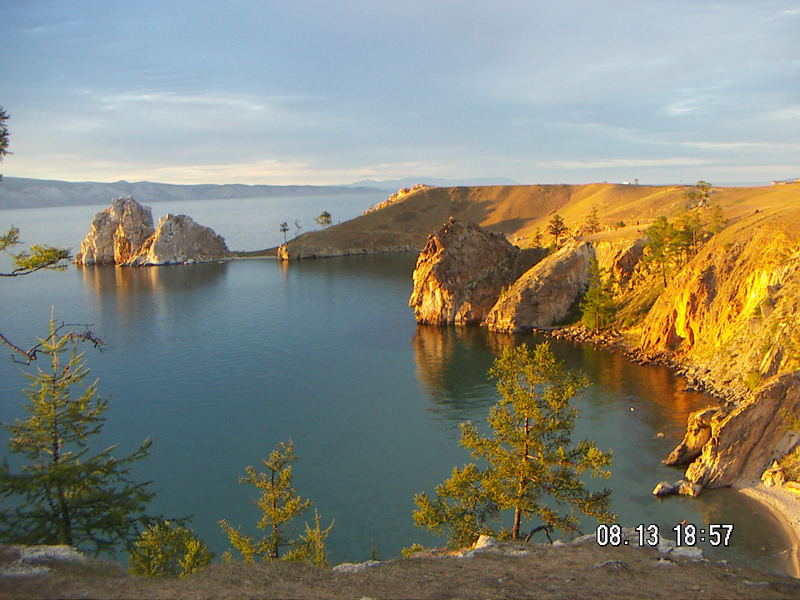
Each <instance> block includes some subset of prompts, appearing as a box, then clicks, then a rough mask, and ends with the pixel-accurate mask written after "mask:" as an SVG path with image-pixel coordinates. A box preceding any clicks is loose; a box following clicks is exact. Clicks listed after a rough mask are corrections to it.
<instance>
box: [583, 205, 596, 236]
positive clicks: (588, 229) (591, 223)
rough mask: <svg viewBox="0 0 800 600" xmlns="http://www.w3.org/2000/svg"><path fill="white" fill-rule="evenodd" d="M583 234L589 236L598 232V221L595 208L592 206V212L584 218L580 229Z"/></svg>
mask: <svg viewBox="0 0 800 600" xmlns="http://www.w3.org/2000/svg"><path fill="white" fill-rule="evenodd" d="M581 229H582V231H583V233H585V234H587V235H591V234H593V233H597V232H598V231H600V229H601V227H600V219H599V218H598V216H597V207H596V206H593V207H592V211H591V212H590V213H589V214H588V215H587V216H586V222H585V223H584V224H583V227H582V228H581Z"/></svg>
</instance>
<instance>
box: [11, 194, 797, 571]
mask: <svg viewBox="0 0 800 600" xmlns="http://www.w3.org/2000/svg"><path fill="white" fill-rule="evenodd" d="M380 199H381V197H375V198H370V197H365V196H363V195H359V196H358V197H355V196H354V197H351V198H342V197H337V196H332V197H322V198H321V197H315V198H307V199H304V200H302V202H301V203H300V204H298V205H297V206H298V211H297V213H296V214H299V213H300V212H301V211H305V212H304V213H303V214H305V215H307V216H305V217H302V218H303V219H309V222H310V217H311V216H313V215H315V214H319V212H321V211H322V210H328V211H330V212H331V213H333V214H334V219H335V220H338V218H337V213H338V214H342V218H347V217H346V216H345V215H347V216H353V215H354V214H357V213H358V212H360V210H363V209H364V208H366V207H367V206H369V205H371V204H373V203H374V202H376V201H378V200H380ZM269 202H275V206H272V207H270V205H269ZM296 202H297V199H295V198H292V199H271V200H233V201H230V200H226V201H203V202H196V203H192V202H190V203H173V205H170V206H169V209H168V210H169V211H170V212H182V213H186V214H189V215H191V216H193V217H194V218H195V219H196V220H197V221H198V222H200V223H202V224H207V225H210V226H212V227H215V229H217V231H218V232H220V233H221V234H222V235H223V236H225V237H226V238H227V239H228V240H229V246H230V247H231V248H236V249H244V250H252V249H256V248H261V247H266V246H270V245H274V244H275V243H277V241H278V237H279V236H280V235H281V234H280V233H279V232H278V230H277V227H278V223H279V222H280V221H284V220H287V221H289V223H290V224H291V223H292V222H293V220H294V219H295V218H301V217H299V216H298V217H296V216H294V214H291V211H290V210H289V209H290V208H291V207H292V206H294V205H295V203H296ZM337 202H338V203H340V204H339V205H337V204H336V203H337ZM300 205H302V209H301V208H300ZM163 207H164V205H162V204H153V208H154V213H155V215H154V216H156V218H157V217H158V216H159V215H160V214H164V213H165V212H167V210H164V208H163ZM253 207H259V210H261V213H259V215H258V217H257V218H254V217H253V214H252V211H253ZM201 209H202V210H201ZM96 210H98V207H75V208H58V209H26V210H5V211H0V229H2V230H5V229H7V227H8V226H9V225H11V224H12V223H13V224H15V225H17V226H18V227H20V228H21V229H22V233H23V238H24V239H25V240H26V242H40V241H47V242H49V243H53V244H64V245H71V246H72V247H73V248H76V247H77V245H78V242H79V240H80V239H81V237H83V236H84V235H85V233H86V230H87V229H88V225H89V220H90V219H91V216H92V214H94V212H96ZM348 210H349V212H348ZM201 213H202V216H201ZM226 228H227V229H226ZM415 258H416V257H415V256H413V255H411V254H405V255H390V256H388V255H387V256H373V257H367V256H354V257H345V258H335V259H325V260H318V261H301V262H297V263H292V264H290V265H285V264H279V263H277V262H275V261H271V260H245V261H236V262H226V263H219V264H218V263H214V264H199V265H190V266H173V267H160V268H141V269H125V268H115V267H93V268H76V267H75V266H72V267H70V268H69V270H68V271H67V272H65V273H50V272H40V273H37V274H34V275H31V276H28V277H23V278H16V279H5V280H3V281H0V315H2V317H0V331H2V332H3V333H5V334H6V335H8V336H9V337H11V338H12V339H14V340H16V341H18V342H19V343H20V344H22V345H25V344H32V343H33V338H34V336H36V335H42V334H43V332H45V331H46V327H47V322H48V318H49V315H50V307H51V306H53V305H54V306H55V309H56V314H57V317H58V318H60V319H64V320H67V321H69V322H75V323H91V324H92V327H93V329H94V331H95V332H97V333H98V334H99V335H100V336H101V337H102V338H104V339H105V340H106V342H107V344H108V348H107V350H106V351H104V352H97V351H92V350H87V359H88V362H89V365H90V367H91V369H92V373H91V375H92V376H93V377H98V378H99V379H100V385H99V389H100V392H101V393H102V394H103V395H105V396H107V397H109V399H110V404H111V408H110V409H109V411H108V413H107V415H108V421H107V423H106V426H105V428H104V430H103V434H102V439H101V440H100V441H99V442H98V448H100V447H105V446H104V444H112V443H119V444H120V449H121V452H129V451H131V450H133V449H134V448H135V447H136V446H137V445H138V444H140V443H141V442H142V441H143V440H144V439H145V438H148V437H149V438H152V439H153V440H154V445H153V453H152V455H151V456H150V457H149V459H147V460H146V461H143V462H142V463H140V464H139V465H137V468H136V470H135V473H134V474H135V476H136V477H138V478H142V479H149V480H152V481H153V489H154V490H155V491H156V492H157V496H156V499H155V500H154V502H153V503H152V505H151V509H152V511H153V512H162V513H165V514H168V515H185V514H193V515H194V518H193V521H192V527H193V528H194V529H195V531H196V532H197V533H198V534H199V535H200V536H201V537H202V538H204V539H205V540H206V541H207V542H208V543H209V544H210V546H211V547H212V548H213V549H214V550H215V551H216V552H217V553H221V552H222V551H224V550H225V549H226V548H227V544H226V540H225V539H224V537H223V536H222V534H221V533H220V530H219V527H218V525H217V521H218V520H219V519H222V518H226V519H228V521H230V522H231V523H233V524H235V525H236V524H241V525H242V526H243V528H244V529H245V530H248V531H250V532H252V533H255V532H256V530H255V527H254V524H255V520H256V512H255V509H253V507H252V506H251V505H250V499H251V498H252V497H253V496H254V493H253V491H254V490H252V489H249V488H247V487H245V486H243V485H240V484H239V483H238V478H239V477H240V475H241V474H242V473H243V471H244V467H245V466H246V465H250V464H253V465H256V464H259V462H260V460H261V459H262V458H263V457H265V456H266V455H267V454H268V453H269V451H270V450H271V449H272V448H273V447H274V446H275V445H276V444H277V443H278V442H280V441H285V440H288V439H290V438H291V439H293V440H294V442H295V445H296V451H297V453H298V454H299V455H300V457H301V460H300V462H298V463H297V465H296V467H295V483H296V487H297V489H298V491H299V492H300V493H301V494H302V495H303V496H305V497H309V498H311V499H313V500H314V502H315V505H316V507H317V508H318V509H319V511H320V514H321V516H322V518H323V520H324V521H325V522H328V521H329V520H330V519H336V524H335V527H334V529H333V532H332V534H331V537H330V538H329V549H330V553H331V557H332V559H333V560H334V561H336V562H340V561H345V560H347V561H360V560H366V559H368V558H369V557H370V552H371V549H372V548H373V547H374V548H375V549H376V550H377V553H378V555H379V556H380V557H382V558H388V557H392V556H396V555H398V554H399V551H400V549H401V548H402V547H404V546H408V545H410V544H411V543H414V542H420V543H423V544H426V545H432V544H437V543H438V544H439V545H441V544H442V543H443V540H441V539H437V538H433V537H431V536H429V535H428V534H427V533H426V532H425V531H423V530H421V529H418V528H416V527H415V526H414V524H413V522H412V520H411V512H412V510H413V508H414V505H413V500H412V499H413V495H414V493H416V492H420V491H427V492H429V493H430V492H432V491H433V488H434V487H435V486H436V485H437V484H438V483H440V482H441V481H443V480H444V479H445V478H446V477H448V476H449V474H450V472H451V470H452V468H453V466H454V465H462V464H464V463H465V462H468V460H469V456H468V454H467V453H466V452H465V451H464V450H463V449H462V448H461V447H460V446H459V445H458V437H459V436H458V424H459V423H460V422H462V421H464V420H467V419H472V420H474V421H475V422H476V423H477V422H480V423H483V422H484V421H485V416H486V413H487V410H488V408H489V407H490V406H491V405H492V404H493V403H494V402H495V401H496V392H495V389H494V386H493V385H492V382H490V381H489V380H488V379H487V376H486V371H487V370H488V368H489V367H490V365H491V363H492V360H493V358H494V356H495V355H496V354H497V353H498V351H499V349H500V348H501V347H502V346H503V345H506V344H514V343H521V342H527V343H529V344H532V343H537V342H539V341H541V340H540V339H539V338H536V337H534V336H509V335H499V334H490V333H487V332H486V331H485V330H483V329H481V328H444V329H439V328H430V327H418V326H417V325H416V324H415V322H414V319H413V315H412V313H411V311H410V309H409V308H408V307H407V306H406V304H407V300H408V296H409V294H410V291H411V272H412V270H413V265H414V261H415ZM552 345H553V349H554V351H555V353H556V354H557V356H559V357H560V358H561V359H563V360H564V361H566V363H567V365H568V366H569V367H570V368H580V369H582V370H583V371H584V372H585V373H586V374H587V375H588V376H589V378H590V380H591V381H592V385H591V387H590V388H589V389H588V391H587V392H586V393H585V394H584V395H583V396H582V397H581V398H579V399H578V400H577V402H576V406H577V407H578V408H579V410H580V420H579V423H578V426H577V430H576V433H575V439H582V438H591V439H594V440H596V441H597V444H598V446H599V447H600V448H601V449H604V450H608V449H610V450H613V451H614V465H613V476H612V478H611V479H610V480H607V481H601V482H592V484H591V485H592V486H594V487H605V486H609V487H611V488H612V489H613V510H614V512H615V513H616V514H617V515H618V517H619V518H618V521H619V522H620V523H621V524H623V525H626V526H633V525H636V524H638V523H644V524H650V523H655V524H658V525H659V526H660V528H661V531H662V535H663V534H671V533H672V532H671V528H672V527H673V526H674V525H675V523H677V522H679V521H681V520H686V521H688V522H691V523H696V524H698V525H701V524H708V523H733V524H735V531H734V534H733V538H732V548H730V549H728V550H725V551H717V552H716V553H715V554H714V556H716V557H719V558H724V557H737V556H738V557H744V558H747V559H751V560H758V561H760V562H762V563H763V564H765V565H767V566H770V567H775V568H780V565H781V560H782V557H783V554H782V552H783V551H784V550H785V540H784V538H783V536H782V534H781V533H780V529H779V527H778V525H777V523H776V522H775V521H774V520H773V518H772V517H771V516H769V515H768V514H767V513H765V512H764V511H763V510H762V509H761V508H760V506H759V505H758V504H756V503H754V502H753V501H751V500H749V499H747V498H744V497H742V496H741V495H739V494H737V493H735V492H732V491H728V490H719V491H713V492H706V493H705V494H704V495H703V496H702V497H701V498H700V499H696V500H692V499H686V498H668V499H663V500H661V499H656V498H654V497H653V496H651V494H650V492H651V490H652V489H653V487H654V485H655V484H656V483H657V482H658V481H660V480H662V479H668V480H671V481H673V480H676V479H678V478H680V476H681V475H682V473H681V471H679V470H676V469H672V468H669V467H666V466H664V465H662V464H661V463H660V460H661V459H662V458H664V457H665V456H666V455H667V454H668V453H669V451H670V450H671V449H672V447H674V445H675V444H676V443H677V442H678V441H679V440H680V438H681V436H682V433H683V426H684V424H685V420H686V415H687V414H688V413H689V412H690V411H692V410H695V409H696V408H698V407H701V406H705V405H706V404H708V403H710V402H711V400H710V399H709V398H707V397H705V396H703V395H701V394H697V393H691V392H686V391H683V387H682V382H681V380H680V379H678V378H676V377H674V376H673V375H672V374H671V373H670V372H669V371H667V370H666V369H662V368H658V367H643V366H639V365H635V364H632V363H629V362H627V361H626V360H624V359H622V358H620V357H618V356H614V355H613V354H611V353H609V352H606V351H603V350H595V349H592V348H590V347H588V346H580V345H574V344H571V343H566V342H552ZM7 356H8V353H3V357H2V360H0V412H1V413H2V414H1V417H0V418H1V419H2V420H3V421H10V420H13V419H15V418H18V417H22V416H23V414H24V413H23V411H22V408H21V405H22V402H23V396H22V394H21V392H20V389H21V388H22V387H23V386H24V379H23V377H22V375H21V374H20V372H19V370H20V367H19V365H16V364H14V363H13V362H12V361H11V360H10V359H9V358H7ZM659 432H662V433H663V434H664V435H663V436H658V435H657V434H658V433H659ZM7 455H8V451H7V449H6V448H5V447H3V448H2V450H0V458H2V457H3V456H7ZM9 460H10V461H11V463H12V465H13V464H16V461H15V457H13V456H11V457H9ZM593 527H594V525H593V524H591V523H587V525H586V528H587V530H588V531H593ZM670 537H672V536H671V535H670ZM704 550H709V548H708V547H707V546H704Z"/></svg>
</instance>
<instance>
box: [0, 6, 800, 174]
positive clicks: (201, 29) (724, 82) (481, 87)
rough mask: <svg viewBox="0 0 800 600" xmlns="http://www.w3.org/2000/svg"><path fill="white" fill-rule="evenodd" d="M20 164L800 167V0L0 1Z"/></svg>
mask: <svg viewBox="0 0 800 600" xmlns="http://www.w3.org/2000/svg"><path fill="white" fill-rule="evenodd" d="M0 39H2V40H3V57H2V59H0V106H2V107H4V108H5V110H6V111H7V112H8V113H9V114H10V116H11V117H10V119H9V120H8V122H7V126H8V128H9V130H10V132H11V139H10V150H11V151H12V152H13V155H8V156H7V157H6V158H5V160H4V162H3V164H2V165H0V172H2V173H3V174H5V175H6V176H15V177H34V178H42V179H63V180H67V181H117V180H122V179H124V180H128V181H142V180H149V181H159V182H167V183H247V184H346V183H351V182H354V181H359V180H364V179H372V180H383V179H394V178H402V177H417V178H419V180H420V182H424V181H425V177H430V178H449V179H454V180H460V179H472V178H479V177H487V178H488V177H507V178H511V179H513V180H515V181H517V182H518V183H588V182H599V181H632V182H633V181H635V180H638V181H639V182H641V183H643V184H663V183H689V182H692V183H693V182H695V181H697V180H699V179H704V180H707V181H711V182H712V183H714V184H719V185H724V184H729V185H732V184H757V183H769V181H771V180H774V179H787V178H797V177H800V0H784V1H781V0H776V1H772V0H730V1H720V2H707V1H703V0H670V1H669V2H664V1H663V0H635V1H634V0H614V2H597V1H596V0H558V1H534V0H527V1H504V0H492V1H481V0H458V1H451V0H425V1H421V2H418V1H416V0H403V1H397V0H395V1H383V0H364V1H355V0H353V1H349V0H340V1H337V0H277V1H271V0H265V1H240V0H226V1H225V2H221V1H219V0H217V1H214V2H208V1H206V0H191V1H187V2H182V1H181V2H178V1H170V0H157V1H150V0H137V1H136V2H129V1H115V0H107V1H102V0H97V1H92V2H90V1H82V0H60V1H49V0H0Z"/></svg>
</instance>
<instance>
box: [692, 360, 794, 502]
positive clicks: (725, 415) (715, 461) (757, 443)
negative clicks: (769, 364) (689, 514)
mask: <svg viewBox="0 0 800 600" xmlns="http://www.w3.org/2000/svg"><path fill="white" fill-rule="evenodd" d="M787 414H793V415H797V414H800V371H796V372H794V373H787V374H785V375H781V376H779V377H776V378H774V379H773V380H772V381H771V382H770V383H768V384H767V385H765V386H764V387H763V388H762V389H761V390H760V391H759V392H758V393H757V394H755V395H754V396H752V397H750V398H748V399H747V400H744V401H742V402H740V403H739V404H738V405H735V406H733V407H731V408H730V409H728V410H719V411H717V412H716V413H714V415H713V416H712V417H711V432H710V437H709V440H708V441H707V442H706V443H705V444H704V445H703V449H702V453H701V454H700V456H699V458H697V459H696V460H695V461H694V462H692V463H691V464H690V465H689V468H688V469H687V470H686V479H688V480H689V481H691V482H694V483H699V484H701V485H703V486H705V487H712V488H713V487H726V486H730V485H733V484H734V483H736V482H739V481H757V480H758V479H759V478H760V477H761V475H762V473H763V472H764V470H765V469H766V468H767V467H768V466H769V465H770V464H771V463H772V462H773V461H774V460H775V459H779V458H781V457H782V456H784V455H785V454H787V453H788V452H790V451H791V450H792V449H794V448H795V447H796V446H797V445H798V444H800V433H798V432H791V431H788V430H787V429H786V427H785V424H786V420H785V416H786V415H787Z"/></svg>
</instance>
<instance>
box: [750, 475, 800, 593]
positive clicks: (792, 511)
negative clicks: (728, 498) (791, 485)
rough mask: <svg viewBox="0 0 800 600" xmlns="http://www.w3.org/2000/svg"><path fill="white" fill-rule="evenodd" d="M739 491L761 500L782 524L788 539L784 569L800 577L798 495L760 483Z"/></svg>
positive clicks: (799, 500) (799, 498)
mask: <svg viewBox="0 0 800 600" xmlns="http://www.w3.org/2000/svg"><path fill="white" fill-rule="evenodd" d="M738 490H739V491H740V492H742V493H743V494H745V495H747V496H749V497H750V498H753V499H754V500H757V501H758V502H761V503H762V504H763V505H764V506H766V507H767V508H768V509H769V510H770V511H771V512H772V513H773V514H774V515H775V516H776V517H777V519H778V521H779V522H780V523H781V524H782V525H783V527H784V531H785V532H786V535H787V536H788V538H789V540H790V550H789V552H787V554H786V559H785V560H786V570H787V572H788V573H789V574H791V575H792V576H793V577H798V578H800V495H798V494H796V493H794V492H791V491H789V490H788V489H786V488H782V487H766V486H765V485H764V484H762V483H758V484H753V485H749V486H746V487H741V488H738Z"/></svg>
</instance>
